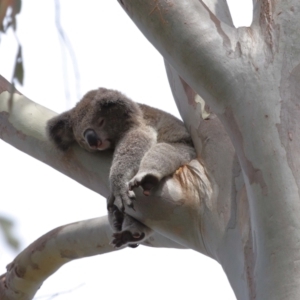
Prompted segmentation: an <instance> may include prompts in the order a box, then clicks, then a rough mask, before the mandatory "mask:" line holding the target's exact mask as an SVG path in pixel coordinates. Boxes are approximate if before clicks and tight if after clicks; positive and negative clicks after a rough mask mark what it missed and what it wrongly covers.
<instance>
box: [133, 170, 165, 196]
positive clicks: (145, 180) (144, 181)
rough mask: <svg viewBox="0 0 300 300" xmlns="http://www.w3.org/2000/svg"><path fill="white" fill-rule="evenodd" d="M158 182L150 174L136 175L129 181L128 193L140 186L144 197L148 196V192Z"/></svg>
mask: <svg viewBox="0 0 300 300" xmlns="http://www.w3.org/2000/svg"><path fill="white" fill-rule="evenodd" d="M158 182H159V179H158V178H157V177H156V176H154V175H152V174H137V175H136V176H134V177H133V178H132V179H131V180H130V181H129V183H128V186H129V190H130V191H132V190H133V189H135V188H137V187H139V186H141V187H142V188H143V190H144V191H143V193H144V195H145V196H149V195H150V191H151V190H152V189H153V188H154V186H155V185H157V184H158Z"/></svg>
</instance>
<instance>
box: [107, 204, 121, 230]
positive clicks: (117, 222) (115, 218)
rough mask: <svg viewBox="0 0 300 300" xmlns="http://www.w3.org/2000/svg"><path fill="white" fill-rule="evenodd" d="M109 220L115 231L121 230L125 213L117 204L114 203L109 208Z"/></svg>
mask: <svg viewBox="0 0 300 300" xmlns="http://www.w3.org/2000/svg"><path fill="white" fill-rule="evenodd" d="M108 220H109V223H110V226H111V228H112V229H113V231H121V230H122V224H123V221H124V213H123V212H121V211H120V210H119V209H118V207H117V206H116V205H112V206H111V207H109V209H108Z"/></svg>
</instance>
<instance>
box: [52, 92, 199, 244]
mask: <svg viewBox="0 0 300 300" xmlns="http://www.w3.org/2000/svg"><path fill="white" fill-rule="evenodd" d="M47 132H48V135H49V137H50V139H51V140H52V141H53V142H54V144H55V145H56V147H57V148H59V149H61V150H63V151H65V150H67V149H68V148H69V147H70V145H71V144H72V143H74V142H77V143H78V144H79V145H80V146H81V147H83V148H84V149H86V150H88V151H99V150H106V149H114V154H113V162H112V166H111V169H110V174H109V182H110V189H111V195H110V197H109V198H108V199H107V207H108V214H109V220H110V223H111V226H112V228H113V229H114V230H115V232H116V233H115V234H114V235H113V241H112V244H113V245H114V246H115V247H116V248H119V247H121V246H123V245H128V246H131V247H136V246H137V245H138V244H139V243H141V242H143V241H144V240H145V239H147V238H148V237H149V236H150V235H151V229H150V228H148V227H146V226H145V225H143V224H142V223H140V222H138V221H137V220H135V219H133V218H132V217H130V216H128V215H127V214H125V213H124V207H125V206H129V207H133V201H132V200H133V199H134V196H135V195H134V192H133V189H134V188H136V187H138V186H141V187H142V188H143V189H144V194H145V195H149V194H150V193H151V189H152V188H153V187H154V186H155V185H156V184H157V183H158V182H159V181H160V180H161V179H162V178H164V177H166V176H168V175H171V174H172V173H174V172H175V171H176V170H177V169H178V168H179V167H180V166H182V165H184V164H185V163H187V162H189V161H190V160H192V159H193V158H195V156H196V155H195V150H194V148H193V143H192V140H191V137H190V136H189V134H188V132H187V130H186V128H185V126H184V124H183V123H182V122H181V121H180V120H178V119H177V118H175V117H174V116H172V115H170V114H168V113H166V112H163V111H161V110H159V109H156V108H153V107H150V106H147V105H144V104H139V103H136V102H133V101H132V100H130V99H128V98H127V97H126V96H124V95H123V94H121V93H120V92H118V91H114V90H108V89H105V88H99V89H98V90H92V91H90V92H88V93H87V94H86V95H85V96H84V97H83V99H82V100H81V101H80V102H78V103H77V105H76V106H75V107H74V108H73V109H71V110H69V111H67V112H65V113H62V114H60V115H58V116H56V117H54V118H52V119H51V120H49V121H48V124H47Z"/></svg>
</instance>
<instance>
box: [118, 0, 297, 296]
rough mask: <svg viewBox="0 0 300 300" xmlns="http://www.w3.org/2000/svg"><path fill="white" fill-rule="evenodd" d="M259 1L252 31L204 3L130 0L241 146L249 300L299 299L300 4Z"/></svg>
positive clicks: (145, 27) (132, 12) (139, 19)
mask: <svg viewBox="0 0 300 300" xmlns="http://www.w3.org/2000/svg"><path fill="white" fill-rule="evenodd" d="M255 2H256V3H255V5H254V20H253V24H252V26H251V27H249V28H239V29H234V28H233V27H231V26H228V24H225V23H222V22H219V20H218V19H217V18H216V16H215V15H214V14H213V12H212V11H210V10H209V9H208V8H207V6H206V5H205V4H204V3H203V1H197V0H188V1H187V0H186V1H185V0H173V1H165V0H157V1H144V0H143V1H142V0H140V1H129V0H122V1H120V3H121V5H122V6H123V8H124V9H125V10H126V12H127V13H128V15H129V16H130V17H131V19H132V20H133V21H134V22H135V23H136V25H137V26H138V27H139V28H140V30H141V31H142V32H143V33H144V34H145V36H146V37H147V38H148V39H149V40H150V41H151V43H152V44H153V45H154V46H155V47H156V48H157V49H158V51H160V52H161V54H162V55H163V56H164V57H165V59H166V60H167V61H168V63H169V64H170V65H172V67H173V68H174V69H175V70H176V72H175V73H178V74H180V76H181V77H182V78H183V79H184V80H185V81H186V82H187V83H188V84H189V85H190V86H191V87H192V88H193V89H194V90H195V91H196V92H197V93H198V94H199V95H200V96H201V97H202V98H203V99H204V100H205V101H206V103H207V104H208V105H209V106H210V107H211V108H212V109H213V111H214V112H215V113H216V114H217V116H218V118H219V119H220V120H221V122H222V123H223V126H224V127H225V129H226V131H227V133H228V135H229V137H230V139H231V141H232V143H233V145H234V148H235V151H236V153H237V157H238V159H239V162H240V165H241V168H242V173H243V178H244V181H245V183H246V190H247V196H248V198H249V213H250V224H249V225H248V226H249V228H251V231H250V233H249V237H248V238H247V240H243V243H244V246H243V248H244V262H243V264H244V269H245V271H244V274H245V275H246V278H247V281H248V283H247V285H248V293H249V294H248V298H250V299H299V298H300V285H299V282H300V268H299V267H298V265H299V264H298V261H299V257H300V251H299V242H300V218H299V215H300V195H299V187H300V158H299V149H300V147H299V146H300V134H299V133H300V118H299V112H300V100H299V95H300V90H299V78H300V75H299V74H300V67H299V65H300V64H299V49H300V36H299V35H300V32H299V30H298V29H299V25H300V24H299V23H300V7H299V1H298V0H289V1H280V0H279V1H274V0H261V1H255ZM227 23H228V22H227ZM183 102H184V100H181V101H180V105H179V107H182V106H184V104H183ZM201 126H202V125H201ZM219 155H222V151H220V152H219ZM204 160H205V159H204ZM208 169H209V168H208ZM223 175H224V174H223ZM225 176H226V175H225ZM233 226H234V227H235V226H236V224H233ZM229 228H230V226H229V224H227V229H226V230H227V234H226V235H227V237H228V236H229V235H230V229H229ZM234 244H236V245H235V246H233V245H234ZM237 246H238V240H237V239H236V238H234V240H233V241H232V243H231V247H237ZM220 251H221V250H220ZM222 252H223V253H224V252H226V250H225V249H224V251H222ZM221 263H222V265H223V267H224V266H225V262H224V261H223V262H221ZM230 263H231V262H230ZM230 263H229V262H228V261H227V264H230ZM224 269H225V271H226V273H227V276H228V277H229V280H230V282H231V284H232V286H233V288H234V290H235V292H236V295H237V297H238V299H246V298H245V297H244V298H243V296H242V295H241V294H239V293H238V292H237V286H236V285H235V284H234V283H235V282H236V283H237V282H238V281H239V279H238V278H237V277H234V276H232V275H230V274H229V273H228V272H227V270H226V268H224Z"/></svg>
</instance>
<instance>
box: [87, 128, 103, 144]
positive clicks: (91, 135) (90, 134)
mask: <svg viewBox="0 0 300 300" xmlns="http://www.w3.org/2000/svg"><path fill="white" fill-rule="evenodd" d="M83 135H84V138H85V140H86V141H87V143H88V144H89V146H90V147H91V148H97V147H98V146H99V144H100V145H101V140H100V139H99V138H98V136H97V134H96V132H95V131H94V130H93V129H87V130H86V131H85V132H84V134H83Z"/></svg>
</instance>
